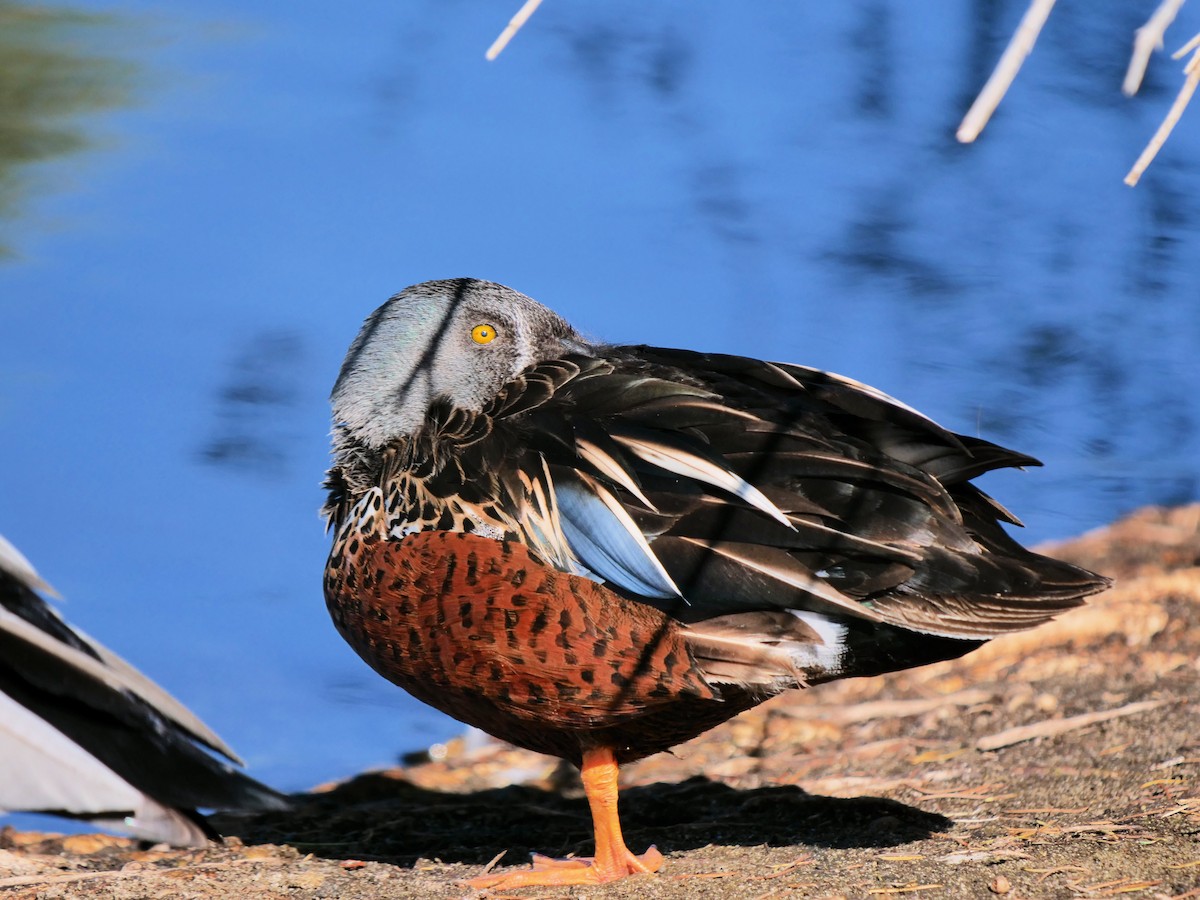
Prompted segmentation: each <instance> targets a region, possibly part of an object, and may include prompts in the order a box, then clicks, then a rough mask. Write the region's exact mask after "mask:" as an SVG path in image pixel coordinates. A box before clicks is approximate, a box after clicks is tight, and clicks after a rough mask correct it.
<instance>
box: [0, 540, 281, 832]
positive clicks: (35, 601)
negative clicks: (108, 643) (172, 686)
mask: <svg viewBox="0 0 1200 900" xmlns="http://www.w3.org/2000/svg"><path fill="white" fill-rule="evenodd" d="M45 595H50V596H56V594H55V592H54V590H53V589H52V588H51V587H50V585H49V584H47V583H46V582H45V581H44V580H43V579H42V577H41V576H40V575H39V574H38V572H37V570H36V569H34V567H33V565H32V564H31V563H30V562H29V560H28V559H27V558H26V557H25V556H24V555H23V554H22V553H21V552H20V551H19V550H18V549H17V548H16V547H15V546H14V545H13V544H12V543H11V542H9V541H8V540H7V539H6V538H4V537H3V536H2V535H0V771H3V778H0V812H39V813H49V814H53V815H57V816H64V817H68V818H72V819H80V820H85V821H89V822H91V823H93V824H95V825H98V826H100V827H103V828H108V829H110V830H113V831H118V832H123V833H125V834H129V835H131V836H133V837H135V838H137V839H140V840H143V841H147V842H150V843H153V844H159V843H164V844H171V845H174V846H177V847H203V846H206V845H207V844H208V842H209V840H210V839H212V838H215V837H217V834H216V832H215V831H214V830H213V828H212V827H211V826H210V825H209V823H208V822H207V821H206V820H205V818H204V817H203V816H202V815H201V814H200V813H199V812H198V810H199V809H201V808H219V809H242V810H283V809H286V808H288V806H289V805H290V803H289V800H288V798H287V797H286V796H285V795H283V794H281V793H279V792H277V791H275V790H274V789H272V788H270V787H268V786H266V785H264V784H262V783H260V782H258V781H256V780H255V779H253V778H251V777H250V776H248V775H246V774H245V773H243V772H242V771H240V770H239V769H236V768H234V767H233V765H231V764H236V765H241V764H242V763H241V760H240V759H239V758H238V757H237V755H236V754H235V753H234V752H233V750H232V749H231V748H230V747H229V746H228V745H227V744H226V743H225V742H224V741H222V740H221V739H220V738H219V737H218V736H217V735H216V734H215V733H214V732H213V731H212V729H211V728H209V727H208V726H207V725H205V724H204V723H203V722H202V721H201V720H200V719H199V718H198V717H197V716H196V715H195V714H194V713H193V712H191V711H190V710H189V709H187V707H185V706H184V705H183V704H182V703H180V702H179V701H178V700H177V699H175V698H174V697H173V696H171V695H170V694H169V693H167V691H166V690H164V689H163V688H162V687H160V686H159V685H158V684H156V683H154V682H153V681H151V680H150V679H149V678H148V677H147V676H145V675H144V674H142V673H141V672H139V671H138V670H137V669H135V668H134V667H133V666H132V665H130V664H129V663H128V662H126V661H125V660H124V659H122V658H121V657H120V656H118V655H117V654H116V653H114V652H113V651H112V650H110V649H108V648H107V647H105V646H104V645H103V644H101V643H100V642H98V641H96V640H95V639H93V638H91V637H89V636H87V635H86V634H84V633H83V632H82V631H80V630H79V629H77V628H74V627H72V626H71V625H69V624H68V623H67V622H66V621H65V620H64V619H63V618H62V616H60V615H59V613H58V612H57V610H55V609H54V607H52V606H51V605H50V604H49V603H48V602H47V601H46V599H45ZM209 751H212V752H209ZM214 754H219V755H220V756H221V757H224V759H225V760H227V761H228V762H226V761H223V760H222V759H219V758H218V757H217V756H215V755H214Z"/></svg>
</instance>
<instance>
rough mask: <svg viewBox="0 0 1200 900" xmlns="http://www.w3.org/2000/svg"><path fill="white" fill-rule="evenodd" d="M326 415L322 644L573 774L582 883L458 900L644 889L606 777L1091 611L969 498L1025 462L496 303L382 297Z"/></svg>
mask: <svg viewBox="0 0 1200 900" xmlns="http://www.w3.org/2000/svg"><path fill="white" fill-rule="evenodd" d="M332 403H333V466H332V468H331V469H330V472H329V476H328V480H327V482H326V487H327V488H328V491H329V496H328V502H327V505H326V507H325V513H326V515H327V516H328V519H329V522H330V524H331V527H332V528H333V529H334V531H335V533H336V537H335V539H334V543H333V549H332V552H331V553H330V556H329V562H328V567H327V569H326V572H325V597H326V600H327V603H328V606H329V610H330V612H331V614H332V616H333V620H334V622H335V624H336V625H337V628H338V630H339V631H340V632H341V633H342V635H343V637H345V638H346V640H347V641H349V642H350V644H351V645H352V646H353V647H354V649H355V650H356V651H357V652H358V653H359V654H360V655H361V656H362V657H363V659H365V660H366V661H367V662H368V663H369V664H370V665H371V666H372V667H374V668H375V669H376V671H378V672H379V673H380V674H381V675H383V676H384V677H386V678H388V679H390V680H392V681H393V682H395V683H396V684H398V685H400V686H401V687H403V688H405V689H406V690H408V691H409V692H410V693H412V694H413V695H414V696H416V697H417V698H418V699H420V700H423V701H425V702H426V703H429V704H430V705H432V706H435V707H437V708H438V709H440V710H442V711H444V712H446V713H448V714H449V715H451V716H454V717H455V718H457V719H460V720H462V721H464V722H468V723H470V724H472V725H476V726H478V727H479V728H482V729H483V730H484V731H487V732H489V733H491V734H493V735H495V736H496V737H499V738H501V739H503V740H506V741H509V742H511V743H514V744H517V745H520V746H522V747H527V748H530V749H532V750H537V751H541V752H543V753H550V754H554V755H556V756H559V757H562V758H564V759H567V760H570V761H571V762H573V763H575V764H576V765H578V766H580V768H581V770H582V775H583V783H584V787H585V790H586V792H587V797H588V802H589V804H590V806H591V810H592V817H593V824H594V828H595V838H596V855H595V857H594V858H593V859H590V860H571V861H548V860H544V859H539V860H537V861H535V868H534V870H532V871H523V872H510V873H508V874H502V875H499V876H489V877H484V878H480V879H476V880H475V882H473V883H474V884H475V885H476V886H477V887H503V888H512V887H518V886H522V885H534V884H572V883H585V882H596V881H606V880H610V879H615V878H620V877H623V876H625V875H629V874H633V873H636V872H645V871H653V870H656V869H657V868H658V867H659V866H660V865H661V864H662V856H661V855H660V854H659V853H658V852H657V851H656V850H655V849H654V848H651V849H650V850H649V851H647V852H646V853H645V854H642V855H640V856H637V855H634V854H633V853H631V852H630V851H629V850H628V849H627V848H626V847H625V844H624V841H623V840H622V838H621V830H620V823H619V820H618V817H617V805H616V804H617V778H616V776H617V766H618V765H619V764H621V763H625V762H629V761H631V760H636V759H639V758H641V757H644V756H647V755H649V754H651V753H656V752H658V751H660V750H665V749H667V748H669V747H671V746H673V745H675V744H678V743H680V742H682V741H686V740H688V739H689V738H691V737H694V736H695V735H697V734H700V733H701V732H703V731H705V730H707V729H709V728H712V727H713V726H715V725H717V724H718V723H720V722H723V721H725V720H726V719H728V718H730V717H732V716H734V715H736V714H737V713H738V712H740V711H742V710H744V709H747V708H749V707H752V706H754V705H756V704H758V703H761V702H762V701H764V700H766V699H767V698H769V697H772V696H774V695H776V694H778V693H780V692H781V691H784V690H787V689H789V688H796V687H804V686H806V685H812V684H817V683H820V682H823V681H830V680H832V679H836V678H846V677H850V676H859V675H873V674H878V673H882V672H889V671H894V670H896V669H902V668H906V667H909V666H917V665H922V664H925V663H930V662H935V661H937V660H943V659H950V658H953V657H957V656H960V655H961V654H963V653H966V652H967V651H969V650H971V649H973V648H975V647H977V646H979V645H980V644H981V643H983V642H984V641H987V640H988V639H990V638H993V637H996V636H997V635H1001V634H1007V633H1009V632H1012V631H1019V630H1021V629H1025V628H1031V627H1033V626H1035V625H1038V624H1040V623H1043V622H1045V621H1047V620H1048V619H1051V618H1052V617H1054V616H1055V615H1056V614H1058V613H1061V612H1063V611H1064V610H1067V609H1070V608H1071V607H1074V606H1078V605H1079V604H1080V603H1081V602H1082V600H1083V598H1084V597H1086V596H1088V595H1089V594H1094V593H1096V592H1098V591H1100V590H1103V589H1104V587H1105V586H1106V585H1107V583H1108V582H1107V580H1106V579H1104V578H1102V577H1100V576H1097V575H1094V574H1093V573H1091V572H1087V571H1085V570H1083V569H1079V568H1076V567H1075V566H1072V565H1068V564H1067V563H1064V562H1060V561H1057V560H1054V559H1049V558H1047V557H1044V556H1039V555H1037V554H1035V553H1032V552H1030V551H1029V550H1026V549H1025V548H1023V547H1022V546H1020V545H1019V544H1018V543H1017V542H1016V541H1014V540H1013V539H1012V538H1011V537H1010V536H1009V535H1008V534H1007V532H1006V531H1005V530H1004V529H1003V528H1002V526H1001V524H1000V523H1002V522H1008V523H1012V524H1019V523H1018V522H1017V520H1016V518H1015V517H1014V516H1012V514H1010V513H1009V512H1008V511H1007V510H1005V509H1004V507H1002V506H1001V505H999V504H998V503H997V502H996V501H994V500H993V499H991V498H990V497H989V496H987V495H986V494H985V493H983V492H982V491H981V490H980V489H979V488H978V487H976V486H975V485H974V484H972V483H971V479H973V478H975V477H976V476H978V475H981V474H983V473H984V472H987V471H990V470H992V469H998V468H1004V467H1009V466H1025V465H1037V464H1038V463H1037V461H1036V460H1034V459H1032V458H1031V457H1028V456H1025V455H1023V454H1020V453H1016V452H1013V451H1011V450H1006V449H1004V448H1002V447H999V446H997V445H995V444H992V443H989V442H987V441H984V440H980V439H978V438H973V437H967V436H965V435H958V434H954V433H952V432H950V431H947V430H946V429H944V428H941V427H940V426H938V425H936V424H935V423H934V422H932V421H930V420H929V419H927V418H925V417H924V416H922V415H921V414H920V413H918V412H916V411H915V410H913V409H911V408H909V407H908V406H905V405H904V404H902V403H900V402H898V401H896V400H894V399H892V398H891V397H889V396H887V395H886V394H883V393H881V392H879V391H877V390H875V389H873V388H870V387H868V386H866V385H863V384H859V383H857V382H855V381H852V380H850V379H847V378H843V377H840V376H837V375H831V374H829V373H826V372H820V371H817V370H814V369H808V368H804V367H802V366H794V365H786V364H782V363H770V362H763V361H760V360H756V359H747V358H743V357H737V356H725V355H720V354H711V353H694V352H690V351H685V350H666V349H661V348H657V347H646V346H613V345H608V344H600V343H593V342H591V341H588V340H586V339H585V338H583V337H582V336H580V335H579V334H578V333H577V332H576V331H575V330H574V329H573V328H572V327H571V326H570V325H568V324H567V323H566V322H565V321H564V320H563V319H561V318H560V317H559V316H557V315H556V314H555V313H553V312H551V311H550V310H548V309H546V308H545V307H544V306H542V305H540V304H539V303H537V302H535V301H534V300H531V299H530V298H529V297H526V296H524V295H522V294H519V293H517V292H516V291H513V290H511V289H509V288H507V287H503V286H502V285H499V284H493V283H490V282H485V281H476V280H473V279H465V278H464V279H456V280H452V281H434V282H429V283H426V284H419V285H416V286H414V287H410V288H408V289H406V290H404V291H402V292H400V293H399V294H397V295H396V296H394V297H392V298H391V299H390V300H389V301H388V302H387V303H385V304H384V305H383V306H381V307H380V308H379V309H378V310H376V311H375V312H374V313H373V314H372V315H371V316H370V317H369V318H368V319H367V321H366V323H365V325H364V326H363V329H362V331H361V332H360V333H359V335H358V337H357V338H356V339H355V341H354V343H353V344H352V345H351V347H350V351H349V353H348V355H347V357H346V360H345V362H344V363H343V365H342V370H341V373H340V375H339V377H338V380H337V383H336V385H335V386H334V389H333V395H332Z"/></svg>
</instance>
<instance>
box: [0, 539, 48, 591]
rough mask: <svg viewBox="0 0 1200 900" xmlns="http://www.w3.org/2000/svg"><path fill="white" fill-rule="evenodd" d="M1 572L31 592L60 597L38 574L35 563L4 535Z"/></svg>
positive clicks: (0, 551)
mask: <svg viewBox="0 0 1200 900" xmlns="http://www.w3.org/2000/svg"><path fill="white" fill-rule="evenodd" d="M0 572H7V573H8V574H9V575H11V576H12V577H13V578H15V579H17V581H19V582H21V583H22V584H23V585H25V586H26V587H27V588H29V589H30V590H34V591H42V592H44V593H47V594H50V595H51V596H52V597H57V596H58V592H57V591H55V590H54V588H52V587H50V585H48V584H47V583H46V582H45V581H44V580H42V576H41V575H39V574H38V573H37V570H36V569H35V568H34V567H33V563H31V562H30V561H29V560H27V559H26V558H25V554H23V553H22V552H21V551H20V550H18V549H17V548H16V547H14V546H13V545H12V544H11V543H9V541H8V540H7V539H6V538H5V537H4V535H2V534H0Z"/></svg>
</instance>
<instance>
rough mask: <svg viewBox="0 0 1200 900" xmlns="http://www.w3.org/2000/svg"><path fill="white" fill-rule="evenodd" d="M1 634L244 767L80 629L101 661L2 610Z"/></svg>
mask: <svg viewBox="0 0 1200 900" xmlns="http://www.w3.org/2000/svg"><path fill="white" fill-rule="evenodd" d="M0 630H3V631H6V632H7V633H9V634H11V635H13V636H14V637H16V638H19V639H20V640H22V641H24V642H25V643H27V644H29V645H31V646H34V647H37V648H38V649H39V650H42V651H43V652H46V653H49V654H51V655H53V656H56V657H58V658H59V659H60V660H62V661H63V664H64V665H66V666H69V667H70V668H72V669H75V670H76V671H79V672H82V673H84V674H86V675H87V676H88V677H90V678H94V679H95V680H96V681H98V682H100V683H101V684H104V685H107V686H108V687H110V688H112V689H113V690H116V691H123V692H126V693H129V694H133V695H134V696H136V697H139V698H141V700H142V701H143V702H145V703H146V704H147V705H148V706H150V707H152V708H153V709H154V710H155V711H156V712H158V713H159V714H160V715H161V716H163V717H164V718H166V719H170V720H171V721H172V722H174V723H175V724H176V725H178V726H179V727H180V728H182V729H183V730H184V731H186V732H188V733H189V734H191V735H192V736H193V737H195V738H196V739H198V740H200V741H202V742H203V743H205V744H207V745H208V746H210V747H212V748H213V749H214V750H216V751H217V752H218V753H221V754H223V755H225V756H227V757H228V758H229V759H232V760H233V761H235V762H237V763H239V764H240V763H241V760H240V759H239V758H238V756H237V754H236V753H234V752H233V749H232V748H230V747H229V746H228V745H227V744H226V743H225V742H224V741H222V740H221V739H220V738H219V737H217V735H216V734H214V733H213V731H212V729H211V728H209V727H208V726H206V725H205V724H204V723H203V722H201V721H200V719H199V718H197V717H196V715H195V714H194V713H192V712H191V711H190V710H189V709H188V708H187V707H185V706H184V705H183V704H182V703H180V702H179V701H178V700H176V699H175V698H174V697H172V696H171V695H170V694H168V693H167V692H166V691H165V690H163V689H162V688H161V687H159V686H158V685H157V684H155V683H154V682H153V681H151V680H150V679H149V678H147V677H146V676H145V675H143V674H142V673H141V672H139V671H138V670H137V669H135V668H134V667H133V666H131V665H129V663H127V662H125V660H123V659H121V657H119V656H117V654H115V653H113V652H112V651H111V650H109V649H108V648H106V647H105V646H104V645H102V644H98V643H96V642H95V641H92V640H91V639H90V638H88V636H87V635H86V634H84V633H83V632H81V631H79V630H78V629H74V628H73V629H72V630H73V631H74V632H75V634H76V635H77V636H78V637H79V638H81V639H82V640H83V641H84V642H86V643H87V644H88V646H90V647H91V648H92V649H93V650H94V651H95V652H96V653H97V654H98V655H99V656H100V659H96V658H95V657H93V656H90V655H89V654H87V653H84V652H83V651H82V650H77V649H76V648H74V647H71V646H68V645H67V644H64V643H63V642H62V641H60V640H58V639H57V638H55V637H52V636H51V635H49V634H47V633H46V632H44V631H42V630H41V629H40V628H38V627H37V626H36V625H32V624H30V623H29V622H26V621H25V620H24V619H22V618H21V617H20V616H18V615H16V614H14V613H11V612H9V611H8V610H7V609H4V608H2V607H0Z"/></svg>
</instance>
